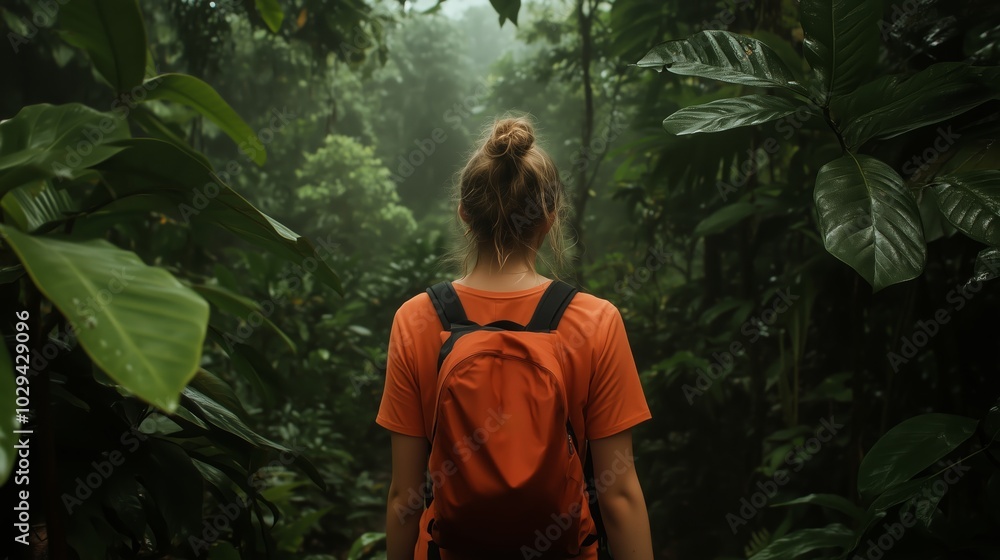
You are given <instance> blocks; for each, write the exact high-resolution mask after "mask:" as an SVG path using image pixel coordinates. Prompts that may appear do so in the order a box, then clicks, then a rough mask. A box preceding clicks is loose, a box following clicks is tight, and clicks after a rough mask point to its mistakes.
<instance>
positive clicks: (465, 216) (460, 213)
mask: <svg viewBox="0 0 1000 560" xmlns="http://www.w3.org/2000/svg"><path fill="white" fill-rule="evenodd" d="M458 217H459V218H461V220H462V221H463V222H465V223H466V224H468V223H469V215H468V214H467V213H466V212H465V207H464V206H462V203H461V202H459V203H458Z"/></svg>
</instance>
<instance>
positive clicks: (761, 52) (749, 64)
mask: <svg viewBox="0 0 1000 560" xmlns="http://www.w3.org/2000/svg"><path fill="white" fill-rule="evenodd" d="M636 65H637V66H640V67H644V68H655V69H657V70H661V69H664V68H665V69H667V70H669V71H670V72H673V73H674V74H680V75H683V76H700V77H702V78H711V79H713V80H720V81H723V82H729V83H733V84H741V85H747V86H757V87H782V88H787V89H790V90H792V91H795V92H796V93H800V94H805V89H804V88H803V87H802V86H801V85H800V84H798V83H797V82H795V78H794V74H793V73H792V71H791V70H789V69H788V67H786V66H785V63H784V62H782V61H781V57H779V56H778V55H777V54H775V52H774V51H772V50H771V48H770V47H768V46H767V45H765V44H764V43H763V42H761V41H758V40H757V39H754V38H752V37H746V36H743V35H737V34H736V33H730V32H728V31H702V32H700V33H697V34H695V35H692V36H691V37H688V38H687V39H681V40H676V41H667V42H666V43H660V44H659V45H657V46H655V47H653V49H652V50H650V51H649V52H648V53H646V56H644V57H642V60H640V61H639V62H637V63H636Z"/></svg>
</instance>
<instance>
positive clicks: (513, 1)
mask: <svg viewBox="0 0 1000 560" xmlns="http://www.w3.org/2000/svg"><path fill="white" fill-rule="evenodd" d="M490 4H492V5H493V9H494V10H496V11H497V14H499V16H500V26H501V27H502V26H503V24H504V22H505V21H507V20H508V19H509V20H510V21H511V22H512V23H513V24H514V25H517V13H518V12H519V11H521V0H490Z"/></svg>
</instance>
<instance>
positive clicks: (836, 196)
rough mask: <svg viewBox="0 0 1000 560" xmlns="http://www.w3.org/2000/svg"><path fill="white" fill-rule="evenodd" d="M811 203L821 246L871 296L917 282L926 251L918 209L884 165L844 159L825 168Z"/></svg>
mask: <svg viewBox="0 0 1000 560" xmlns="http://www.w3.org/2000/svg"><path fill="white" fill-rule="evenodd" d="M813 197H814V199H815V201H816V210H817V213H818V214H819V229H820V232H821V233H822V235H823V245H824V246H825V247H826V250H827V251H829V252H830V253H831V254H832V255H833V256H835V257H837V258H838V259H840V260H842V261H844V262H845V263H847V264H848V265H850V266H851V267H852V268H854V270H856V271H858V273H859V274H861V276H863V277H864V279H865V280H867V281H868V283H869V284H871V285H872V287H873V288H874V290H875V291H878V290H881V289H882V288H885V287H886V286H890V285H892V284H896V283H898V282H904V281H906V280H909V279H911V278H915V277H916V276H917V275H919V274H920V272H921V271H922V270H923V267H924V258H925V256H926V252H927V247H926V244H925V243H924V234H923V229H922V227H921V225H920V212H919V210H918V209H917V203H916V201H915V200H914V199H913V197H912V196H910V194H909V193H908V192H906V190H905V189H904V187H903V179H902V178H901V177H900V176H899V174H898V173H896V172H895V171H894V170H893V169H892V168H891V167H889V166H888V165H886V164H885V163H883V162H881V161H879V160H877V159H875V158H873V157H870V156H864V155H855V154H851V153H848V154H846V155H844V156H842V157H840V158H838V159H836V160H833V161H831V162H830V163H828V164H826V165H824V166H823V167H822V168H821V169H820V170H819V174H818V175H817V176H816V190H815V191H814V194H813Z"/></svg>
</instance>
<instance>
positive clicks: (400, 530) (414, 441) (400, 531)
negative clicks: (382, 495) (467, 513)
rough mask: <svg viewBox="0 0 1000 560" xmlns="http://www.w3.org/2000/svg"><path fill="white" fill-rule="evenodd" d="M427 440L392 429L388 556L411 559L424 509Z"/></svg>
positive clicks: (387, 519)
mask: <svg viewBox="0 0 1000 560" xmlns="http://www.w3.org/2000/svg"><path fill="white" fill-rule="evenodd" d="M426 471H427V440H426V439H424V438H422V437H413V436H406V435H403V434H398V433H395V432H393V433H392V482H391V483H390V484H389V499H388V502H387V504H386V519H385V540H386V546H387V547H388V560H413V548H414V547H415V546H416V544H417V536H418V535H419V532H420V515H421V514H422V513H423V511H424V500H423V495H424V492H423V489H424V479H425V473H426Z"/></svg>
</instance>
